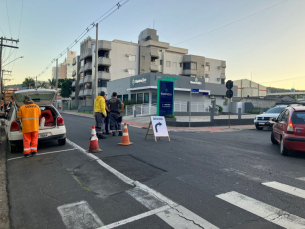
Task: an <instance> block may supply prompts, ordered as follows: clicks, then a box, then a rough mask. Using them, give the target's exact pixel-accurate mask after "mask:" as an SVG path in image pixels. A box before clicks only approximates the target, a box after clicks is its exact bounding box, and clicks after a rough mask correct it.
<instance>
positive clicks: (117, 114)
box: [107, 92, 124, 136]
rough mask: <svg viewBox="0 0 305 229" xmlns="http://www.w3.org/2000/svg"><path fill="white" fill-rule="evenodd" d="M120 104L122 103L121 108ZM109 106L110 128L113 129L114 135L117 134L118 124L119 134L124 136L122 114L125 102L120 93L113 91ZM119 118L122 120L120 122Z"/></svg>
mask: <svg viewBox="0 0 305 229" xmlns="http://www.w3.org/2000/svg"><path fill="white" fill-rule="evenodd" d="M119 105H121V110H120V108H119ZM107 106H108V107H109V110H110V115H109V116H110V130H111V131H112V136H115V131H116V125H117V126H118V127H117V129H118V131H119V136H122V126H121V122H122V121H121V115H122V113H123V110H124V103H123V102H122V101H121V100H120V99H118V94H117V93H116V92H113V93H112V98H111V99H109V101H108V103H107ZM118 120H120V121H119V122H118Z"/></svg>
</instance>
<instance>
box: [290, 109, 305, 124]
mask: <svg viewBox="0 0 305 229" xmlns="http://www.w3.org/2000/svg"><path fill="white" fill-rule="evenodd" d="M291 121H292V123H293V124H305V112H304V111H302V112H300V111H297V112H293V114H292V117H291Z"/></svg>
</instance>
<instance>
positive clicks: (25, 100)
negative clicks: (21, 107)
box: [23, 95, 34, 104]
mask: <svg viewBox="0 0 305 229" xmlns="http://www.w3.org/2000/svg"><path fill="white" fill-rule="evenodd" d="M23 103H24V104H31V103H34V102H33V100H32V98H31V97H30V96H29V95H26V96H24V99H23Z"/></svg>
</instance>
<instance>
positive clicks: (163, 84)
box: [157, 79, 175, 116]
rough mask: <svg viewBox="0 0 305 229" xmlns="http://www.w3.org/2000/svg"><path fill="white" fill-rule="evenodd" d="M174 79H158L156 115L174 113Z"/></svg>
mask: <svg viewBox="0 0 305 229" xmlns="http://www.w3.org/2000/svg"><path fill="white" fill-rule="evenodd" d="M174 88H175V83H174V81H169V80H162V79H160V80H158V100H157V115H158V116H166V115H173V114H174Z"/></svg>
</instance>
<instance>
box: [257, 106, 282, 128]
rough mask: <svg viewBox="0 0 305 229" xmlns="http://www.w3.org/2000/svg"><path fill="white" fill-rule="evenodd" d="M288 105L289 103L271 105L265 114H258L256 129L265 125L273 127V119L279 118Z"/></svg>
mask: <svg viewBox="0 0 305 229" xmlns="http://www.w3.org/2000/svg"><path fill="white" fill-rule="evenodd" d="M286 107H287V105H280V106H275V107H271V108H270V109H269V110H267V111H266V112H264V113H263V114H260V115H257V116H256V117H255V119H254V125H255V127H256V129H257V130H262V129H263V128H264V127H272V126H273V124H274V122H273V121H272V119H273V118H277V117H278V116H279V115H280V113H281V112H282V111H283V110H284V109H285V108H286Z"/></svg>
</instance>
